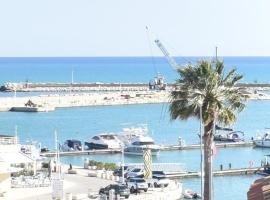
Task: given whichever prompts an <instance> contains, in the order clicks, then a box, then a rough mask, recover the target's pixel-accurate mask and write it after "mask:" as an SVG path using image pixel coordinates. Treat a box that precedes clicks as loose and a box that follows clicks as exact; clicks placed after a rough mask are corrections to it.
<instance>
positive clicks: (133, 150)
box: [124, 136, 160, 156]
mask: <svg viewBox="0 0 270 200" xmlns="http://www.w3.org/2000/svg"><path fill="white" fill-rule="evenodd" d="M145 149H151V153H152V155H153V156H156V155H158V154H159V152H160V146H159V145H156V144H155V143H154V140H153V139H152V138H151V137H149V136H137V137H135V138H133V139H132V141H131V143H130V144H129V145H127V146H126V147H125V148H124V153H125V154H129V155H143V152H144V150H145Z"/></svg>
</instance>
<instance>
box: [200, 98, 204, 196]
mask: <svg viewBox="0 0 270 200" xmlns="http://www.w3.org/2000/svg"><path fill="white" fill-rule="evenodd" d="M202 135H203V119H202V103H201V104H200V150H201V166H200V167H201V197H202V200H203V199H204V197H203V192H204V191H203V184H204V182H203V147H202V140H203V137H202Z"/></svg>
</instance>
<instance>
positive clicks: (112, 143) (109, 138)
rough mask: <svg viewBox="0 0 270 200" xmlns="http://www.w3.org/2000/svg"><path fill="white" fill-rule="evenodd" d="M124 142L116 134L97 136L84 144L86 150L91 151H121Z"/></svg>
mask: <svg viewBox="0 0 270 200" xmlns="http://www.w3.org/2000/svg"><path fill="white" fill-rule="evenodd" d="M121 145H122V142H121V141H120V140H119V139H118V138H117V137H116V135H114V134H107V133H104V134H100V135H95V136H94V137H92V138H91V139H90V140H89V141H87V142H85V143H84V147H85V149H86V150H91V149H120V148H121Z"/></svg>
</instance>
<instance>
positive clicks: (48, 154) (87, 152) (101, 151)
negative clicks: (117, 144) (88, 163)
mask: <svg viewBox="0 0 270 200" xmlns="http://www.w3.org/2000/svg"><path fill="white" fill-rule="evenodd" d="M113 153H121V149H98V150H83V151H65V152H59V156H80V155H92V154H113ZM55 155H56V152H44V153H40V156H44V157H53V156H55Z"/></svg>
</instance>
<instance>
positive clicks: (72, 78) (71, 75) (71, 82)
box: [71, 69, 74, 84]
mask: <svg viewBox="0 0 270 200" xmlns="http://www.w3.org/2000/svg"><path fill="white" fill-rule="evenodd" d="M73 73H74V70H73V69H72V71H71V84H73V82H74V81H73Z"/></svg>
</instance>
